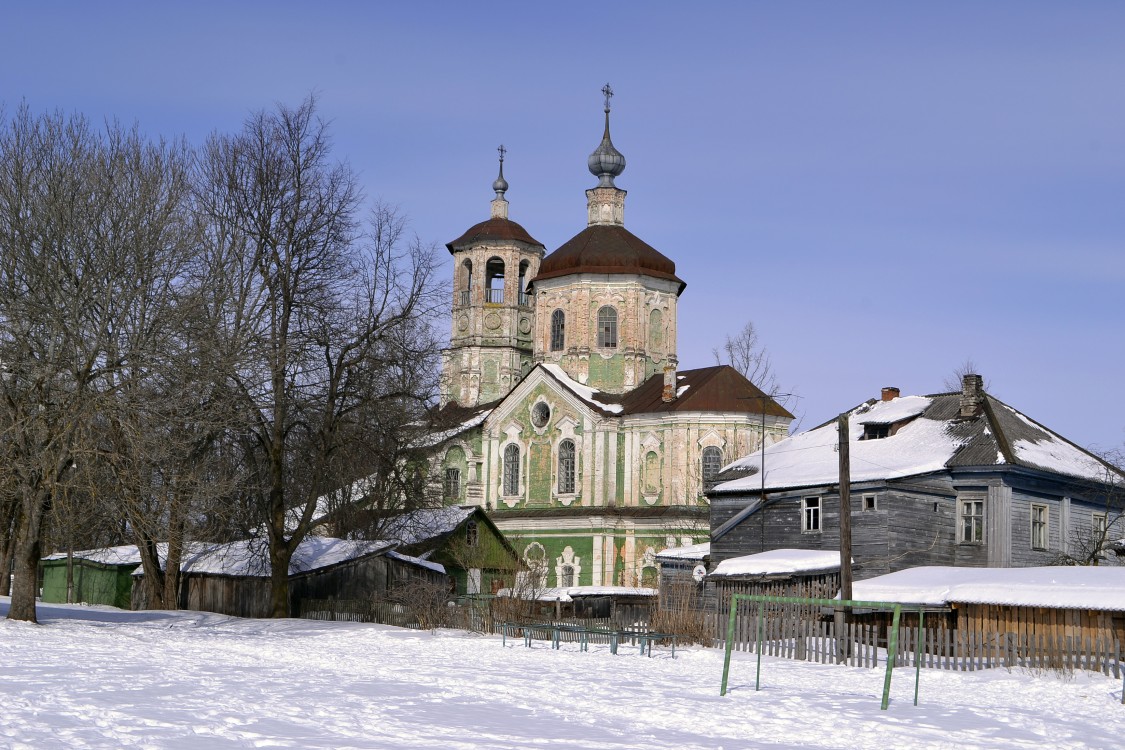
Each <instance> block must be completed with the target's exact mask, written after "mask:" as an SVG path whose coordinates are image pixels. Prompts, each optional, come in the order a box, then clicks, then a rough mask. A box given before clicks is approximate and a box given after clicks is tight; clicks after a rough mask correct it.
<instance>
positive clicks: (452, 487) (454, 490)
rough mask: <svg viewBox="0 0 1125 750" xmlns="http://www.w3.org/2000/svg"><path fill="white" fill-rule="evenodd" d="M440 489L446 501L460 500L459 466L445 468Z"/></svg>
mask: <svg viewBox="0 0 1125 750" xmlns="http://www.w3.org/2000/svg"><path fill="white" fill-rule="evenodd" d="M442 489H443V490H444V497H445V499H446V500H452V499H458V500H459V499H460V498H461V468H460V467H459V466H446V467H445V477H444V480H443V487H442Z"/></svg>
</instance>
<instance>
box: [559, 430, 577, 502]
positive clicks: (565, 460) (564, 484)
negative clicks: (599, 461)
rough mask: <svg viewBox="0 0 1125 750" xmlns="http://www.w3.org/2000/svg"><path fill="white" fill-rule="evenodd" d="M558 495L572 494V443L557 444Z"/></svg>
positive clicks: (570, 441)
mask: <svg viewBox="0 0 1125 750" xmlns="http://www.w3.org/2000/svg"><path fill="white" fill-rule="evenodd" d="M559 494H560V495H572V494H574V441H573V440H564V441H562V442H561V443H559Z"/></svg>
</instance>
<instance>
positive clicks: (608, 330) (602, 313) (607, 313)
mask: <svg viewBox="0 0 1125 750" xmlns="http://www.w3.org/2000/svg"><path fill="white" fill-rule="evenodd" d="M598 346H600V347H604V348H606V349H616V348H617V310H615V309H614V308H612V307H610V306H609V305H606V306H605V307H603V308H601V309H600V310H598Z"/></svg>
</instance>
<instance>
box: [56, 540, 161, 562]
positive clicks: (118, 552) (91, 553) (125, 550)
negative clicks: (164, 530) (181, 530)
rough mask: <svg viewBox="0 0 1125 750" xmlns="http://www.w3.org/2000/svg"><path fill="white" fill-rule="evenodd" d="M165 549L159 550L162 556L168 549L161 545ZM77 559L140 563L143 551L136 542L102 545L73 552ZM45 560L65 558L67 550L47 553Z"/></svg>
mask: <svg viewBox="0 0 1125 750" xmlns="http://www.w3.org/2000/svg"><path fill="white" fill-rule="evenodd" d="M160 546H161V547H162V548H163V549H161V550H160V551H159V554H160V555H161V557H163V555H164V554H165V552H164V550H166V549H167V546H168V545H166V544H162V545H160ZM71 554H72V556H73V557H74V558H75V559H76V560H88V561H89V562H93V563H100V564H102V565H140V564H141V553H140V550H138V549H137V546H136V545H135V544H124V545H122V546H120V547H102V548H101V549H84V550H80V551H75V552H72V553H71ZM43 559H44V560H65V559H66V553H65V552H56V553H55V554H53V555H47V556H46V557H44V558H43Z"/></svg>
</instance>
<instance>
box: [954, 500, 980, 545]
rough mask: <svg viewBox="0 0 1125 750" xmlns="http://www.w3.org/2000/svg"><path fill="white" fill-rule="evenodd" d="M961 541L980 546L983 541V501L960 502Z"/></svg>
mask: <svg viewBox="0 0 1125 750" xmlns="http://www.w3.org/2000/svg"><path fill="white" fill-rule="evenodd" d="M960 512H961V541H962V542H965V543H967V544H980V543H981V542H983V541H984V500H962V501H961V506H960Z"/></svg>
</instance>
